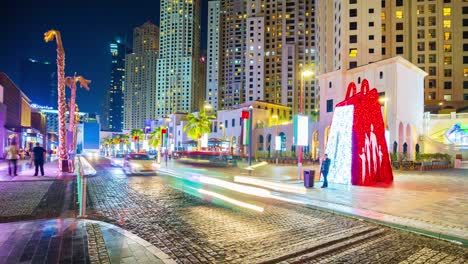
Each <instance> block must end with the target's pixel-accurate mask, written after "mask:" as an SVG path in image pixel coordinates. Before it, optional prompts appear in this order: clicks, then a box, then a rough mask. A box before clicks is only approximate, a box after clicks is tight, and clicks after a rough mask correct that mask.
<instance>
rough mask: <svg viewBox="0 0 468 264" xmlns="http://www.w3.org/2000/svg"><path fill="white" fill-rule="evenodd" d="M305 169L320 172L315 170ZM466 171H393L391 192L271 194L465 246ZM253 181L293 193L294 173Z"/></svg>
mask: <svg viewBox="0 0 468 264" xmlns="http://www.w3.org/2000/svg"><path fill="white" fill-rule="evenodd" d="M307 169H315V171H316V173H318V171H319V167H318V166H310V167H308V168H307ZM467 172H468V171H467V170H460V169H446V170H433V171H424V172H419V171H394V175H395V177H394V178H395V179H394V183H393V184H392V185H390V186H376V187H361V186H352V185H342V184H333V183H330V184H329V188H326V189H321V188H320V186H321V185H322V182H319V181H316V182H315V188H310V189H307V190H306V193H305V194H289V193H285V192H278V193H276V195H277V196H280V197H283V198H288V199H291V200H294V201H296V202H299V203H303V204H306V205H308V206H313V207H317V208H322V209H326V210H331V211H334V212H337V213H341V214H345V215H349V216H354V217H358V218H364V219H368V220H372V221H375V222H378V223H383V224H387V225H390V226H394V227H398V228H402V229H408V230H410V231H414V232H419V233H423V234H426V235H430V236H433V237H438V238H443V239H447V240H455V241H457V242H459V243H463V244H468V214H467V213H466V212H468V176H467ZM251 177H252V178H256V179H261V180H266V181H270V182H275V183H283V184H285V185H292V186H296V187H301V186H303V182H302V181H298V180H297V178H296V177H297V167H294V166H279V167H277V168H274V167H273V168H271V167H270V166H266V167H263V168H259V169H258V170H256V171H255V173H254V175H253V176H251Z"/></svg>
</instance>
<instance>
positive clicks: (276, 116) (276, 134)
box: [272, 115, 278, 165]
mask: <svg viewBox="0 0 468 264" xmlns="http://www.w3.org/2000/svg"><path fill="white" fill-rule="evenodd" d="M272 118H274V119H275V120H276V131H275V152H276V165H278V146H276V143H278V142H276V137H278V115H273V116H272Z"/></svg>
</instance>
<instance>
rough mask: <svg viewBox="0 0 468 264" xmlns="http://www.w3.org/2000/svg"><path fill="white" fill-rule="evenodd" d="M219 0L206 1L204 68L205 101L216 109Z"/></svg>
mask: <svg viewBox="0 0 468 264" xmlns="http://www.w3.org/2000/svg"><path fill="white" fill-rule="evenodd" d="M220 4H221V0H214V1H209V2H208V38H207V59H206V61H207V69H206V101H207V102H208V103H209V104H210V105H211V106H212V107H213V109H214V110H215V111H217V110H218V103H219V102H220V100H218V98H219V97H218V87H219V81H220V80H219V40H220V39H219V36H220V34H219V25H220V12H221V6H220Z"/></svg>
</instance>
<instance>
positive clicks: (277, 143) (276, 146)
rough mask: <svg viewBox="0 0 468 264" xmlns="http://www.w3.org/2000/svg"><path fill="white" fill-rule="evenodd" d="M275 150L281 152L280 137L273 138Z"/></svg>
mask: <svg viewBox="0 0 468 264" xmlns="http://www.w3.org/2000/svg"><path fill="white" fill-rule="evenodd" d="M275 150H281V136H276V137H275Z"/></svg>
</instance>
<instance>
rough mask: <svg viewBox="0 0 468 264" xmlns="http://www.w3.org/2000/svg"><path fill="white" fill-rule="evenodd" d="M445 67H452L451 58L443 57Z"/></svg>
mask: <svg viewBox="0 0 468 264" xmlns="http://www.w3.org/2000/svg"><path fill="white" fill-rule="evenodd" d="M444 64H445V65H452V57H444Z"/></svg>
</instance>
